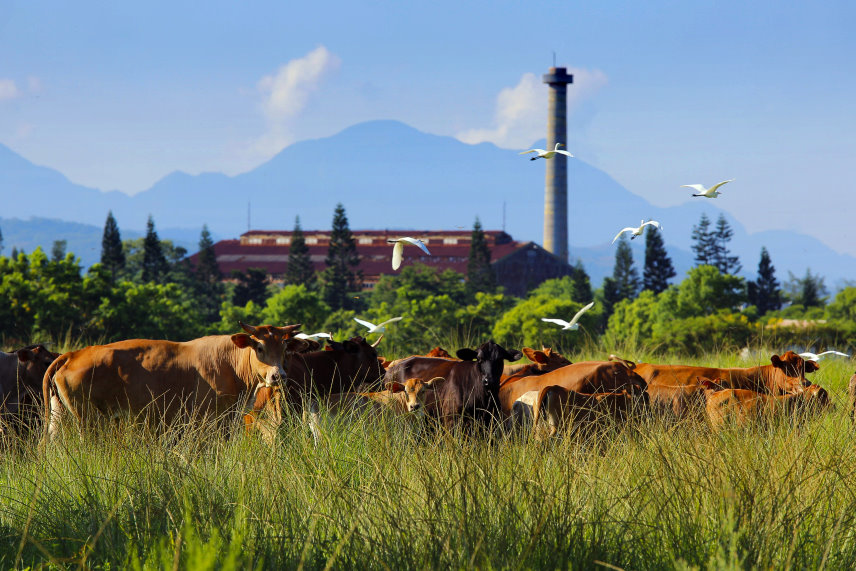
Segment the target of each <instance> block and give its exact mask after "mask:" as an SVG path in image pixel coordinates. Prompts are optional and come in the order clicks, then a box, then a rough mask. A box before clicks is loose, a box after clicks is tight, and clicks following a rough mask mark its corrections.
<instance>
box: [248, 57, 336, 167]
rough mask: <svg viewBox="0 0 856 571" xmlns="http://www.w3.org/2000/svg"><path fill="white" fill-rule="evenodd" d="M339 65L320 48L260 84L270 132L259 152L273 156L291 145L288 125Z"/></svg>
mask: <svg viewBox="0 0 856 571" xmlns="http://www.w3.org/2000/svg"><path fill="white" fill-rule="evenodd" d="M339 64H340V60H339V58H338V57H336V56H335V55H334V54H332V53H330V51H329V50H327V48H325V47H324V46H319V47H317V48H315V49H314V50H312V51H311V52H309V53H308V54H306V55H305V56H304V57H302V58H298V59H293V60H291V61H289V62H288V63H286V64H285V65H283V66H282V67H280V68H279V69H278V70H277V71H276V73H274V74H272V75H266V76H265V77H263V78H262V79H261V80H260V81H259V82H258V85H257V87H258V90H259V92H260V93H261V94H262V96H263V100H262V110H263V112H264V114H265V117H266V118H267V120H268V132H267V133H266V134H265V135H263V136H262V137H261V139H259V141H257V143H256V150H257V151H259V152H261V153H262V154H266V155H270V154H272V153H276V152H278V151H279V150H280V149H282V148H283V147H284V146H285V145H287V144H289V143H291V142H292V137H291V135H290V134H289V132H288V130H289V122H290V121H291V120H292V119H294V118H295V117H296V116H297V115H299V114H300V112H301V111H302V110H303V109H304V107H305V106H306V103H307V100H308V99H309V95H310V94H311V93H312V92H313V91H315V90H316V89H318V86H319V84H320V83H321V80H322V79H323V78H324V76H325V75H327V74H328V73H329V72H331V71H333V70H335V69H337V68H338V67H339Z"/></svg>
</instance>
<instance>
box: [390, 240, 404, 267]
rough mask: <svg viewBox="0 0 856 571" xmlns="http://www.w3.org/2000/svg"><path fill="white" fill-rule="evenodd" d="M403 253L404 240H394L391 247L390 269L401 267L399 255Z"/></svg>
mask: <svg viewBox="0 0 856 571" xmlns="http://www.w3.org/2000/svg"><path fill="white" fill-rule="evenodd" d="M403 253H404V242H401V241H399V240H396V242H395V246H393V247H392V269H393V270H397V269H398V268H400V267H401V255H402V254H403Z"/></svg>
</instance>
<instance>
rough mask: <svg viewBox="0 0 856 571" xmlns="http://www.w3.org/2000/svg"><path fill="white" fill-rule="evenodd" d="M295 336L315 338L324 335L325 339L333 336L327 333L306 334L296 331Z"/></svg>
mask: <svg viewBox="0 0 856 571" xmlns="http://www.w3.org/2000/svg"><path fill="white" fill-rule="evenodd" d="M295 337H297V338H298V339H315V338H318V337H324V338H326V339H332V338H333V336H332V335H330V334H329V333H313V334H311V335H309V334H306V333H298V334H297V335H295Z"/></svg>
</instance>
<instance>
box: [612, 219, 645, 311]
mask: <svg viewBox="0 0 856 571" xmlns="http://www.w3.org/2000/svg"><path fill="white" fill-rule="evenodd" d="M612 279H613V280H615V289H616V293H617V295H618V299H619V300H622V299H633V298H634V297H636V294H637V293H639V272H637V271H636V268H634V267H633V251H632V250H631V249H630V241H629V240H628V239H627V236H626V235H625V234H622V236H621V239H620V240H619V241H618V248H616V250H615V267H614V268H613V270H612Z"/></svg>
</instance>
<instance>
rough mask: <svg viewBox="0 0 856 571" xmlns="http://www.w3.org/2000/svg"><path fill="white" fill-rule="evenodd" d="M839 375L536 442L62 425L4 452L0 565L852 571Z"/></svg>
mask: <svg viewBox="0 0 856 571" xmlns="http://www.w3.org/2000/svg"><path fill="white" fill-rule="evenodd" d="M767 354H769V352H768V353H767ZM627 356H629V357H638V355H627ZM570 357H571V358H572V359H573V360H583V359H585V358H592V357H595V355H571V356H570ZM597 357H598V358H603V355H597ZM644 357H645V358H646V359H647V360H650V361H654V362H664V361H672V362H675V361H677V360H681V359H678V358H675V357H668V358H666V357H664V356H662V355H659V356H658V355H645V356H644ZM682 361H684V362H694V363H698V364H716V365H722V366H738V365H741V366H745V365H751V364H757V362H756V363H746V362H744V361H741V360H740V359H738V358H736V357H732V356H725V355H710V356H708V357H702V358H696V359H692V360H691V361H690V360H689V359H683V360H682ZM852 373H853V363H852V361H850V360H843V361H841V360H838V361H835V360H829V361H824V362H823V363H822V368H821V370H820V371H819V372H818V373H815V374H814V375H813V376H812V377H811V378H812V380H813V381H814V382H816V383H819V384H821V385H823V386H825V387H826V388H827V389H829V391H830V393H831V395H832V397H833V400H834V401H835V403H836V405H837V407H836V409H835V410H834V411H832V412H829V413H826V414H824V415H822V416H820V417H818V418H815V419H811V420H809V421H808V422H806V423H804V424H802V425H800V426H791V425H790V424H788V423H787V422H782V423H780V424H777V425H774V426H771V427H767V428H761V427H752V428H744V429H740V428H732V429H727V430H725V431H723V432H720V433H713V432H711V431H710V430H709V429H708V427H707V426H706V425H705V424H704V423H701V422H684V423H681V424H677V425H675V424H668V423H664V422H662V421H658V420H656V419H652V420H645V421H641V422H638V423H633V424H631V425H628V426H624V427H609V428H607V429H606V430H605V431H604V432H603V433H601V434H599V435H597V437H596V438H592V439H588V440H585V441H580V440H578V439H575V438H559V439H557V440H555V441H553V442H550V443H547V444H538V443H535V442H532V441H530V439H528V438H526V437H525V435H520V434H516V435H515V434H504V433H502V432H501V431H500V430H496V431H495V432H494V433H493V434H492V435H491V436H484V437H479V438H472V437H469V438H468V437H464V436H462V435H460V434H449V433H446V434H440V435H438V436H432V437H426V436H425V435H424V434H421V433H420V432H418V431H417V430H414V428H413V425H412V423H408V422H406V420H408V419H401V418H380V419H378V418H373V419H360V420H359V421H357V422H354V423H351V424H346V423H341V424H338V425H332V426H330V427H329V428H328V430H327V431H326V433H325V437H324V440H323V441H322V443H321V445H320V446H319V447H318V448H317V449H316V448H315V447H314V446H313V442H312V438H311V436H310V434H309V431H308V430H307V429H306V428H305V427H304V426H303V425H301V423H300V421H299V418H297V417H296V416H287V417H286V419H285V423H284V425H283V426H282V427H281V428H280V429H279V431H278V434H277V441H276V443H275V444H273V445H271V444H270V443H268V442H265V441H264V440H263V439H261V438H259V437H257V436H246V435H244V434H242V433H241V432H240V431H239V430H236V431H235V433H234V435H233V437H232V438H229V439H225V438H222V437H220V436H219V435H218V434H217V431H216V430H215V429H214V427H213V426H212V425H205V426H195V427H185V428H183V429H182V430H176V431H174V432H171V433H169V434H162V435H154V434H151V433H147V432H145V431H142V430H140V429H138V428H136V427H133V426H116V425H105V426H104V427H102V428H101V429H99V430H91V431H87V432H86V433H84V434H83V435H82V436H81V435H80V434H79V433H78V431H77V430H76V428H73V427H66V428H67V430H66V432H65V434H64V435H62V436H61V437H60V438H58V439H57V440H55V441H53V442H51V443H50V444H49V445H48V446H47V448H46V449H45V448H40V446H39V442H38V435H33V436H29V437H26V438H23V439H18V440H15V441H13V442H11V443H9V444H8V445H7V446H6V447H5V449H3V451H2V458H1V459H0V568H23V567H28V566H29V567H40V566H49V567H57V568H66V567H67V568H72V567H73V568H87V567H88V568H97V569H117V568H121V569H125V568H140V569H163V568H167V569H173V568H182V569H233V568H240V569H246V568H306V569H326V568H372V569H424V568H432V569H433V568H440V569H448V568H455V569H460V568H471V567H478V568H502V569H505V568H513V569H518V568H523V569H553V568H562V569H566V568H573V569H580V568H626V569H730V568H735V569H736V568H740V569H743V568H776V569H784V568H801V569H802V568H812V569H815V568H830V569H842V568H852V567H854V565H856V436H854V432H853V430H852V429H851V421H850V418H849V415H848V411H847V410H846V406H845V405H846V384H847V380H848V379H849V377H850V375H851V374H852Z"/></svg>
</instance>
